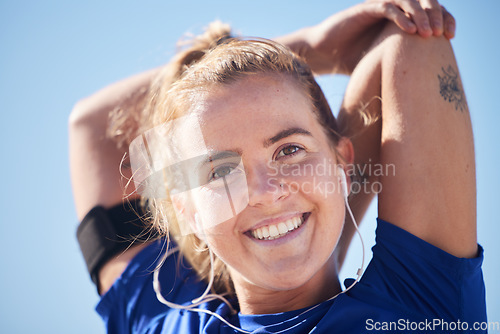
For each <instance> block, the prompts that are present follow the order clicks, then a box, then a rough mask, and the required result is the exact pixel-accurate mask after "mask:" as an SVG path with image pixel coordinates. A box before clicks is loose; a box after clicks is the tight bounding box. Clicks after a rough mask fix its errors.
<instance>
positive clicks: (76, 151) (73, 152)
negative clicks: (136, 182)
mask: <svg viewBox="0 0 500 334" xmlns="http://www.w3.org/2000/svg"><path fill="white" fill-rule="evenodd" d="M156 72H157V70H151V71H148V72H145V73H141V74H139V75H136V76H133V77H130V78H128V79H125V80H122V81H120V82H117V83H115V84H113V85H111V86H108V87H106V88H104V89H102V90H100V91H99V92H97V93H95V94H94V95H92V96H90V97H87V98H85V99H83V100H81V101H79V102H78V103H77V104H76V105H75V107H74V109H73V111H72V112H71V115H70V118H69V147H70V169H71V179H72V185H73V194H74V200H75V206H76V210H77V215H78V217H79V219H82V218H83V216H84V215H85V214H86V213H87V212H88V211H89V210H90V209H91V208H92V207H94V206H95V205H103V206H105V207H109V206H112V205H115V204H116V203H119V202H121V201H122V199H123V198H124V196H127V195H130V192H131V191H132V190H131V189H130V188H129V194H127V193H124V191H123V189H122V186H123V182H122V181H123V179H122V175H121V174H120V163H121V161H122V158H123V156H124V153H125V149H126V148H124V147H122V148H120V147H118V145H117V142H116V141H115V140H114V139H113V138H111V137H110V136H108V135H107V132H108V127H109V115H110V112H112V111H113V110H115V109H116V108H118V107H120V108H122V109H123V110H124V111H126V112H129V113H139V112H140V111H141V110H139V109H140V108H141V106H142V100H143V99H144V97H145V95H146V92H147V88H148V87H149V84H150V82H151V80H152V78H153V77H154V75H155V74H156ZM126 125H127V126H130V127H137V126H138V124H126ZM122 171H123V172H124V173H125V175H124V176H126V177H130V172H129V170H127V169H126V168H125V169H122Z"/></svg>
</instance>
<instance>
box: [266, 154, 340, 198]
mask: <svg viewBox="0 0 500 334" xmlns="http://www.w3.org/2000/svg"><path fill="white" fill-rule="evenodd" d="M336 168H337V165H336V161H335V160H334V159H333V158H332V157H329V156H323V155H319V154H314V155H313V154H311V155H310V157H309V158H308V159H304V160H303V161H301V162H298V163H294V164H290V165H282V166H280V168H279V169H278V170H277V176H276V177H277V178H279V179H281V180H282V181H284V182H285V183H286V184H287V185H288V189H289V191H290V193H292V194H293V193H301V194H303V195H306V196H308V197H310V198H317V199H320V198H323V199H327V198H331V196H333V195H336V194H341V192H340V187H339V182H338V177H337V174H336Z"/></svg>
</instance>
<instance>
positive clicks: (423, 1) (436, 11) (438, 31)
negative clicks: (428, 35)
mask: <svg viewBox="0 0 500 334" xmlns="http://www.w3.org/2000/svg"><path fill="white" fill-rule="evenodd" d="M420 5H421V6H422V8H424V10H425V12H426V13H427V17H428V18H429V22H430V24H431V28H432V33H433V34H434V36H441V35H442V34H443V12H442V10H441V6H440V5H439V3H438V2H437V0H420Z"/></svg>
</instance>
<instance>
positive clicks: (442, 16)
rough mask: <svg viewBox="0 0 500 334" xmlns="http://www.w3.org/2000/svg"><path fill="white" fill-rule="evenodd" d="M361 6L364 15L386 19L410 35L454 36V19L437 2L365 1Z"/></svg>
mask: <svg viewBox="0 0 500 334" xmlns="http://www.w3.org/2000/svg"><path fill="white" fill-rule="evenodd" d="M363 6H364V8H362V11H364V12H365V13H364V15H368V16H371V17H372V19H377V17H379V18H386V19H388V20H389V21H393V22H394V23H396V25H397V26H398V27H399V28H401V29H402V30H403V31H405V32H407V33H410V34H414V33H418V34H419V35H421V36H422V37H429V36H431V35H434V36H441V35H444V36H445V37H446V38H448V39H451V38H453V37H454V36H455V19H454V18H453V16H452V15H451V14H450V13H448V11H447V10H446V9H445V8H444V7H443V6H441V5H440V4H439V2H438V1H437V0H367V1H366V2H365V3H364V4H363ZM367 19H368V18H367Z"/></svg>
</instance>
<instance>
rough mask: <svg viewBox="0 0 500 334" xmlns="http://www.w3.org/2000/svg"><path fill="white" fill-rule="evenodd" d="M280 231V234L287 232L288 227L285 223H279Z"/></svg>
mask: <svg viewBox="0 0 500 334" xmlns="http://www.w3.org/2000/svg"><path fill="white" fill-rule="evenodd" d="M278 231H279V232H280V234H285V233H286V232H288V227H286V224H285V223H279V224H278Z"/></svg>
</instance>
